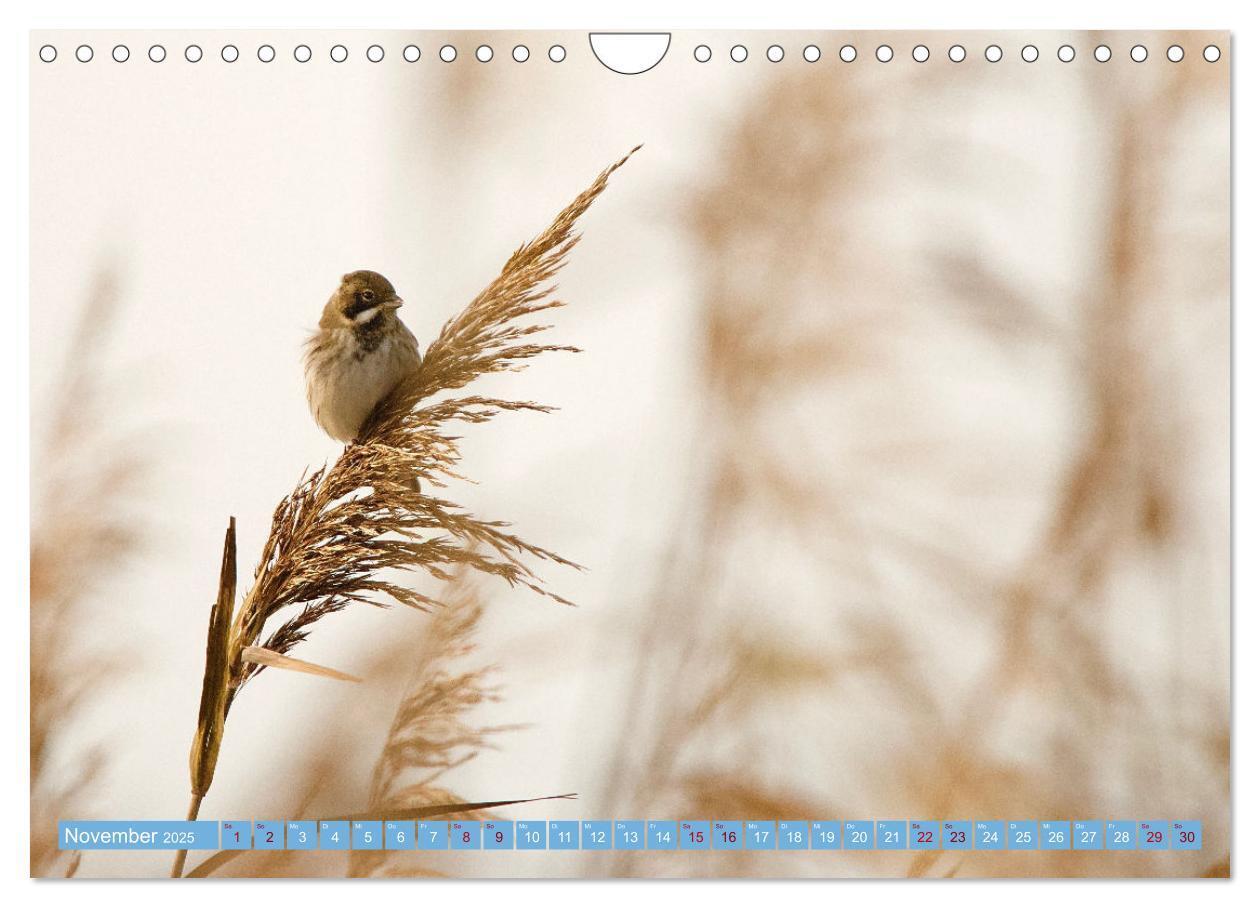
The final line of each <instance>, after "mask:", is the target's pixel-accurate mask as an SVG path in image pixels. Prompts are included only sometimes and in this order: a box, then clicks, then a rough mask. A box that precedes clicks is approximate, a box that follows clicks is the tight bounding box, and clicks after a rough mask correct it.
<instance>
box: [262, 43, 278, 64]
mask: <svg viewBox="0 0 1260 908" xmlns="http://www.w3.org/2000/svg"><path fill="white" fill-rule="evenodd" d="M275 58H276V49H275V48H274V47H272V46H271V45H270V44H264V45H263V46H262V47H260V48H258V60H259V62H261V63H270V62H271V61H272V60H274V59H275Z"/></svg>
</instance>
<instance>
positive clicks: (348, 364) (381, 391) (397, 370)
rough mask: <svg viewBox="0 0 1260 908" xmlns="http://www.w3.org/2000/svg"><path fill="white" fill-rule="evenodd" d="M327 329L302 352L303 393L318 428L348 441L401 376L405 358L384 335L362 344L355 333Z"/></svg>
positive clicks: (356, 433) (391, 340) (404, 367)
mask: <svg viewBox="0 0 1260 908" xmlns="http://www.w3.org/2000/svg"><path fill="white" fill-rule="evenodd" d="M327 333H328V334H331V335H334V336H331V337H326V338H325V337H320V338H318V339H317V341H316V342H315V343H314V344H313V345H312V347H311V349H310V350H309V352H308V354H307V361H306V396H307V401H308V403H309V404H310V408H311V414H312V415H313V416H314V417H315V421H316V422H317V423H318V424H319V426H320V428H322V429H323V430H324V431H325V432H327V433H328V434H329V435H331V436H332V437H333V438H335V439H337V440H338V441H344V442H348V441H352V440H354V438H355V437H356V436H357V435H358V434H359V429H360V428H362V426H363V423H364V421H365V420H366V419H367V418H368V416H369V415H370V414H371V412H372V410H373V409H374V408H375V407H376V405H377V404H378V403H379V402H380V401H381V399H382V398H383V397H385V395H386V394H388V393H389V392H390V391H392V390H393V389H394V386H395V385H397V384H398V382H399V380H400V379H401V378H402V377H403V375H404V374H405V372H406V368H407V366H406V359H407V358H406V357H405V356H402V355H400V354H401V353H403V352H404V351H400V350H395V349H394V347H395V346H396V342H395V341H394V340H393V339H391V338H389V337H388V336H384V337H380V338H378V339H377V340H376V343H375V344H374V345H373V346H372V347H371V349H364V347H363V345H361V344H360V343H359V342H358V339H357V338H356V337H355V335H354V332H351V331H341V330H339V331H335V332H327ZM337 335H341V336H337Z"/></svg>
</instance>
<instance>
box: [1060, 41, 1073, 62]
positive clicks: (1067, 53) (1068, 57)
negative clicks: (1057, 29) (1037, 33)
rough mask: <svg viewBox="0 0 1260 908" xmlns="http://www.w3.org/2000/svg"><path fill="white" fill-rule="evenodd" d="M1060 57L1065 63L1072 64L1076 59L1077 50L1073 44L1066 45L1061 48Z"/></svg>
mask: <svg viewBox="0 0 1260 908" xmlns="http://www.w3.org/2000/svg"><path fill="white" fill-rule="evenodd" d="M1058 57H1059V60H1061V61H1062V62H1064V63H1071V62H1072V61H1073V60H1075V59H1076V48H1075V47H1073V46H1072V45H1071V44H1064V45H1063V46H1062V47H1060V48H1059V52H1058Z"/></svg>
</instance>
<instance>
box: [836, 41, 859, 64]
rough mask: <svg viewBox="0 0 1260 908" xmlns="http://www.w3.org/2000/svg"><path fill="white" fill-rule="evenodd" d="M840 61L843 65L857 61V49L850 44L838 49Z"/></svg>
mask: <svg viewBox="0 0 1260 908" xmlns="http://www.w3.org/2000/svg"><path fill="white" fill-rule="evenodd" d="M840 59H841V60H842V61H843V62H845V63H852V62H853V61H854V60H856V59H857V48H856V47H854V46H853V45H852V44H846V45H845V46H844V47H842V48H840Z"/></svg>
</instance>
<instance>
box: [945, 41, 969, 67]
mask: <svg viewBox="0 0 1260 908" xmlns="http://www.w3.org/2000/svg"><path fill="white" fill-rule="evenodd" d="M949 59H950V60H952V61H953V62H954V63H961V62H962V61H963V60H966V59H967V48H965V47H963V46H962V45H961V44H955V45H954V46H952V47H951V48H950V49H949Z"/></svg>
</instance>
